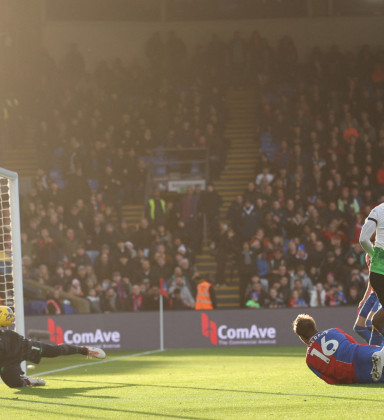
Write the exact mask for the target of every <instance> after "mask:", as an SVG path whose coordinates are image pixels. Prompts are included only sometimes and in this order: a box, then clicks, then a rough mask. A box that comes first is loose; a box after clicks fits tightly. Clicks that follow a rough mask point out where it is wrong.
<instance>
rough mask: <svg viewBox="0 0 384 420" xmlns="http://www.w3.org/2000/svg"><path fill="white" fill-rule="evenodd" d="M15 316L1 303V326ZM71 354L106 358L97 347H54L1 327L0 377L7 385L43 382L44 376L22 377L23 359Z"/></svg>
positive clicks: (33, 384)
mask: <svg viewBox="0 0 384 420" xmlns="http://www.w3.org/2000/svg"><path fill="white" fill-rule="evenodd" d="M14 319H15V317H14V315H13V312H12V310H11V308H8V307H7V306H0V327H8V326H9V325H11V324H12V323H13V322H14ZM70 354H82V355H84V356H89V357H97V358H98V359H104V358H105V353H104V351H103V350H101V349H98V348H96V347H79V346H70V345H68V344H60V345H59V346H56V345H52V344H45V343H40V342H39V341H32V340H27V339H25V338H24V337H23V336H21V335H20V334H17V333H16V332H14V331H10V330H0V376H1V379H2V380H3V382H4V383H5V384H6V385H8V386H9V387H10V388H22V387H25V386H44V385H45V381H44V380H43V379H40V378H29V377H27V376H24V372H23V371H22V370H21V367H20V363H21V362H22V361H24V360H26V361H28V362H32V363H36V364H38V363H40V360H41V358H42V357H58V356H69V355H70Z"/></svg>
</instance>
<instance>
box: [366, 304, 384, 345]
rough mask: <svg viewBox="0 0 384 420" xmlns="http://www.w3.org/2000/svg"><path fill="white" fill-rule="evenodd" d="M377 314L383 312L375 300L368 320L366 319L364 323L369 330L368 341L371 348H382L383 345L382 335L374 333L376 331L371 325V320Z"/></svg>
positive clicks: (383, 338) (377, 332)
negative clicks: (369, 336)
mask: <svg viewBox="0 0 384 420" xmlns="http://www.w3.org/2000/svg"><path fill="white" fill-rule="evenodd" d="M377 312H383V308H382V306H381V304H380V302H379V300H377V302H376V304H375V305H374V307H373V308H372V311H371V313H370V314H369V315H368V318H367V321H366V323H365V324H366V326H367V328H368V329H370V330H371V338H370V340H369V344H371V345H373V346H382V345H383V344H384V337H383V334H382V333H380V332H379V331H376V329H375V328H374V327H373V325H372V319H373V317H374V316H375V314H376V313H377Z"/></svg>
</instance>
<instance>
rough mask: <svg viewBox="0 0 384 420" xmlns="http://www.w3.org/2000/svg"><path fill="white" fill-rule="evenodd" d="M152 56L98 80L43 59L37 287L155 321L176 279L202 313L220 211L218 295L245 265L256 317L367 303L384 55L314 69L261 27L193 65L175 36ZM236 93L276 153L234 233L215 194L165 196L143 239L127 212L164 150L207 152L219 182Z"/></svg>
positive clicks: (31, 216)
mask: <svg viewBox="0 0 384 420" xmlns="http://www.w3.org/2000/svg"><path fill="white" fill-rule="evenodd" d="M147 57H148V63H149V65H147V66H144V65H140V64H138V63H134V64H133V65H131V66H126V65H125V64H124V63H123V62H122V60H119V59H117V60H115V61H114V62H113V63H107V62H102V63H100V65H99V66H98V67H97V69H96V70H95V71H94V72H92V73H88V72H87V71H86V69H85V65H84V60H83V57H82V55H81V52H80V51H79V50H78V48H77V47H76V46H75V45H72V46H71V49H70V51H69V52H68V54H67V56H66V57H65V58H64V59H63V60H62V62H61V63H59V64H58V63H55V62H54V61H53V60H52V59H51V58H50V57H49V56H48V55H47V54H46V53H41V57H40V61H39V63H40V68H39V78H38V80H37V83H36V86H37V87H36V91H35V92H34V95H33V99H31V98H30V99H29V100H30V104H33V106H31V107H30V109H32V110H33V112H32V111H31V113H30V115H28V117H29V118H30V119H31V120H33V121H38V124H37V125H38V128H37V130H36V141H37V142H38V144H39V148H40V157H41V169H40V170H39V171H38V173H37V176H36V179H35V180H34V185H33V187H32V188H31V189H30V191H29V192H28V194H27V195H26V196H25V197H23V200H22V244H23V270H24V277H25V278H31V279H35V280H36V281H38V282H39V283H42V284H46V285H50V286H52V287H53V288H54V289H55V290H56V291H60V290H63V291H66V292H68V293H69V294H71V295H74V296H80V297H84V298H87V299H88V300H89V301H90V302H91V309H92V311H93V312H100V311H101V312H109V311H120V310H145V309H147V310H150V309H154V308H156V307H157V305H158V297H159V293H160V290H159V279H160V278H164V279H165V280H166V283H167V286H168V290H169V293H170V294H171V296H174V295H175V293H176V296H177V297H178V298H179V296H181V300H182V302H183V305H184V307H186V308H192V307H193V302H194V301H193V299H194V293H195V284H194V277H195V274H196V271H197V270H196V267H195V258H196V255H197V254H198V253H199V252H200V250H201V241H202V216H203V215H204V214H205V215H206V216H207V219H208V227H209V232H210V237H211V239H212V245H211V248H212V253H213V254H214V255H215V257H216V261H217V273H216V283H218V284H219V285H220V284H222V283H227V282H231V281H232V278H231V277H232V276H230V277H229V278H227V276H226V274H225V273H226V269H227V268H228V264H230V265H231V271H232V272H233V273H235V272H236V271H237V272H238V274H239V279H240V280H239V293H240V304H241V306H246V307H253V308H258V307H268V308H275V307H283V306H290V307H298V306H308V305H311V306H323V305H327V306H338V305H343V304H357V302H358V301H359V299H360V298H361V296H362V294H363V292H364V289H365V284H366V279H367V276H368V270H367V268H366V267H365V265H364V255H363V251H362V249H361V248H360V246H359V244H358V236H359V232H360V229H361V226H362V224H363V222H364V219H365V217H366V216H367V214H368V213H369V211H370V209H371V207H372V206H373V205H374V204H375V203H377V202H382V201H383V198H382V195H383V194H384V188H383V185H384V176H383V173H384V169H383V168H384V160H383V156H384V154H383V153H382V151H383V148H384V106H383V104H384V98H383V87H384V71H383V66H384V53H383V52H382V51H379V52H377V53H375V52H374V51H372V50H371V49H370V47H369V46H364V47H362V48H361V49H360V51H359V52H358V53H351V52H340V51H339V50H338V49H337V47H335V46H333V47H331V48H330V49H329V50H328V51H322V50H321V49H320V48H317V47H316V48H314V49H313V51H312V53H311V54H310V57H309V58H308V59H307V60H302V61H303V62H301V63H299V60H298V54H297V52H296V48H295V45H294V43H293V41H292V40H291V38H289V37H284V38H283V39H282V40H281V41H280V42H279V44H278V45H277V47H276V48H275V49H273V48H272V47H271V46H270V45H269V44H268V41H267V40H266V39H265V38H263V37H262V36H261V35H259V34H258V33H257V32H256V31H254V32H253V33H252V34H251V35H250V36H249V39H248V40H246V39H244V37H242V35H241V34H240V33H238V32H236V33H235V34H234V36H233V38H232V39H231V40H230V42H228V43H225V42H223V41H222V40H220V38H219V37H218V36H216V35H214V36H213V37H212V39H211V40H210V42H209V43H208V44H207V45H205V46H201V45H199V46H197V48H196V50H195V51H194V52H193V53H189V54H187V50H186V48H185V45H184V44H183V42H182V40H181V39H180V38H178V37H177V35H176V34H174V33H169V34H168V37H167V39H166V40H163V39H162V37H161V35H160V34H158V33H156V34H154V35H153V36H152V38H151V39H150V40H149V42H148V45H147ZM230 87H231V88H235V89H249V88H256V90H257V92H258V94H260V98H261V100H260V108H259V110H258V114H257V115H255V118H257V120H258V122H259V126H260V133H259V135H258V138H257V141H256V143H255V147H257V148H259V149H260V152H261V153H260V162H259V163H258V165H257V167H256V168H255V178H254V179H253V180H250V182H249V183H248V185H247V186H245V187H246V189H245V191H239V195H238V196H237V197H236V199H235V200H234V202H233V203H232V204H231V206H230V208H229V210H228V215H227V219H228V223H226V224H224V223H221V224H219V218H218V216H219V209H220V206H221V198H220V196H219V195H218V194H217V193H216V191H215V190H214V188H213V185H211V184H210V185H209V186H208V188H207V190H206V191H201V189H200V188H199V187H195V188H194V189H192V188H189V189H188V191H187V192H186V194H185V195H184V196H183V197H182V198H181V199H180V200H176V201H175V200H173V201H169V202H165V201H164V200H163V199H162V198H161V196H160V195H159V193H155V194H154V196H153V198H152V200H153V201H152V202H151V203H150V202H148V204H147V208H146V212H145V217H144V218H143V219H142V220H141V221H140V223H139V224H138V226H137V228H136V229H134V230H131V229H130V228H129V226H128V224H127V222H126V221H125V220H124V219H123V218H122V217H121V206H122V204H125V203H140V204H141V203H143V198H144V197H143V194H144V188H145V181H146V179H147V168H146V163H147V162H148V155H149V153H150V151H152V150H154V149H157V151H159V150H160V151H161V149H164V148H167V147H171V148H180V149H182V148H190V147H208V148H209V149H210V159H211V164H212V167H213V171H212V172H213V174H212V176H213V179H214V178H217V177H218V176H219V174H220V171H221V169H222V167H223V166H224V165H225V141H224V136H223V130H224V124H225V105H224V102H223V95H224V93H225V91H226V89H228V88H230ZM31 96H32V95H31ZM212 281H214V280H212ZM52 300H54V301H55V302H56V303H57V306H55V305H53V306H50V308H51V309H50V310H53V311H56V312H57V311H62V310H63V306H62V302H60V298H59V295H58V294H57V293H56V294H55V296H52ZM178 302H179V301H178ZM167 305H172V303H171V301H170V302H169V303H167ZM177 307H179V305H177ZM52 308H53V309H52Z"/></svg>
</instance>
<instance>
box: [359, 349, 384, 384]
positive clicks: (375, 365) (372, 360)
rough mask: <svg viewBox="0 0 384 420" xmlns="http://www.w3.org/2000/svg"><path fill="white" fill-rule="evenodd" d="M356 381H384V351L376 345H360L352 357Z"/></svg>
mask: <svg viewBox="0 0 384 420" xmlns="http://www.w3.org/2000/svg"><path fill="white" fill-rule="evenodd" d="M353 364H354V366H355V373H356V378H357V381H358V383H370V382H371V383H372V382H384V377H383V367H384V351H383V348H380V347H379V348H378V347H376V346H366V345H360V346H359V347H357V349H356V351H355V355H354V358H353Z"/></svg>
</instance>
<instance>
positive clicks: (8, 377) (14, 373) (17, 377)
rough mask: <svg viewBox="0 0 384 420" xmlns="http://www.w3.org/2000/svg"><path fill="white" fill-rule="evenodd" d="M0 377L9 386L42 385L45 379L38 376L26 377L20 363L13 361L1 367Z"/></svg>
mask: <svg viewBox="0 0 384 420" xmlns="http://www.w3.org/2000/svg"><path fill="white" fill-rule="evenodd" d="M0 372H1V379H2V380H3V382H4V383H5V384H6V385H8V386H9V387H10V388H24V387H26V386H44V385H45V381H44V380H43V379H40V378H28V377H27V376H25V375H24V372H23V371H22V370H21V367H20V364H18V363H13V364H10V365H7V366H3V367H2V368H1V371H0Z"/></svg>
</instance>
